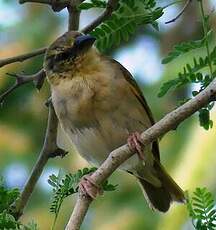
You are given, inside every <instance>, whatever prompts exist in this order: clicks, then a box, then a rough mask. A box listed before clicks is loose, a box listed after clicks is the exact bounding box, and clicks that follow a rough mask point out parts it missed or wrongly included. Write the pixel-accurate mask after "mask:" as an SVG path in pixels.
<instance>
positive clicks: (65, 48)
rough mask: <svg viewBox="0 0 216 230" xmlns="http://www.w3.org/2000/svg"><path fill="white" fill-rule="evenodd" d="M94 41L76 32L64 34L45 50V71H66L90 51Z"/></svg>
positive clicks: (90, 37)
mask: <svg viewBox="0 0 216 230" xmlns="http://www.w3.org/2000/svg"><path fill="white" fill-rule="evenodd" d="M95 40H96V39H95V38H94V37H93V36H91V35H83V34H81V33H79V32H76V31H70V32H66V33H65V34H63V35H62V36H61V37H59V38H57V39H56V41H54V42H53V43H52V44H51V45H50V47H49V48H48V49H47V52H46V55H45V60H44V68H45V71H52V72H64V71H67V70H68V69H69V68H71V66H72V65H73V64H74V63H76V60H78V59H80V57H82V56H83V55H85V53H87V52H88V51H89V50H90V49H91V47H92V45H93V43H94V42H95Z"/></svg>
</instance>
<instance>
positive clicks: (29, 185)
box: [14, 103, 67, 218]
mask: <svg viewBox="0 0 216 230" xmlns="http://www.w3.org/2000/svg"><path fill="white" fill-rule="evenodd" d="M57 127H58V119H57V117H56V114H55V111H54V109H53V106H52V103H50V105H49V115H48V123H47V130H46V135H45V139H44V145H43V148H42V149H41V152H40V155H39V158H38V160H37V162H36V164H35V165H34V168H33V169H32V172H31V174H30V176H29V179H28V180H27V182H26V184H25V186H24V189H23V191H22V193H21V196H20V198H19V199H18V200H17V202H16V204H15V210H14V214H15V216H16V217H17V218H19V217H20V216H21V215H22V214H23V210H24V208H25V206H26V205H27V203H28V200H29V198H30V196H31V194H32V192H33V190H34V188H35V185H36V183H37V181H38V179H39V178H40V176H41V173H42V171H43V168H44V166H45V165H46V163H47V161H48V159H49V158H50V157H53V156H57V155H58V156H62V157H63V156H65V155H66V154H67V152H65V151H64V150H63V149H60V148H59V147H58V146H57V144H56V136H57Z"/></svg>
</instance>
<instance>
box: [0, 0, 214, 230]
mask: <svg viewBox="0 0 216 230" xmlns="http://www.w3.org/2000/svg"><path fill="white" fill-rule="evenodd" d="M158 2H159V4H160V5H162V6H164V5H166V4H167V3H169V2H168V1H161V0H160V1H158ZM196 5H197V4H196V1H194V2H193V3H192V4H191V6H190V7H189V8H188V9H187V11H186V12H185V14H184V15H183V16H182V17H181V18H180V19H179V20H178V21H176V22H175V23H172V24H170V25H165V24H164V22H165V21H167V20H169V19H172V18H173V17H175V16H176V14H177V13H178V12H179V11H180V9H181V7H182V5H181V4H179V5H175V6H172V7H169V8H167V9H166V10H165V14H164V16H163V17H162V18H161V19H160V20H159V23H160V32H155V31H154V30H153V29H152V28H151V27H145V28H144V29H143V28H142V29H140V30H138V31H137V34H136V35H135V36H134V37H133V38H132V39H131V40H130V41H129V42H127V43H123V44H122V45H121V47H117V48H114V49H113V50H109V52H108V53H107V54H108V55H111V56H113V57H114V58H115V59H117V60H118V61H120V62H121V63H122V64H123V65H124V66H125V67H126V68H128V69H129V70H130V71H131V73H132V74H133V75H134V77H135V79H136V80H137V81H138V83H139V84H140V87H141V88H142V90H143V92H144V94H145V97H146V99H147V101H148V102H149V105H150V107H151V108H152V110H153V114H154V115H155V118H156V120H158V119H160V118H162V117H163V116H164V114H166V113H167V112H169V111H171V110H172V109H174V108H175V107H176V106H177V104H178V101H179V100H180V99H182V98H184V97H187V96H190V93H191V88H184V89H179V90H177V91H174V92H172V93H169V94H168V95H167V96H165V97H163V98H158V97H157V94H158V92H159V88H160V86H161V85H162V82H164V81H166V80H168V79H172V78H174V77H176V75H177V73H178V71H180V70H181V66H182V64H184V63H186V62H187V61H189V60H190V59H191V57H192V55H194V54H195V55H202V54H204V52H205V50H203V49H200V50H198V51H197V50H196V51H195V53H193V52H190V53H189V54H188V55H186V56H184V58H179V59H177V61H175V62H173V63H172V64H169V65H167V66H163V65H162V64H160V63H161V58H162V57H164V56H165V55H166V54H167V53H168V52H169V51H170V49H171V47H172V46H173V45H174V44H176V43H178V42H181V41H186V40H192V39H199V38H201V37H202V26H201V22H200V17H199V11H198V8H197V6H196ZM205 7H206V10H207V11H211V10H212V8H213V7H216V2H215V0H212V1H210V0H209V1H207V0H206V1H205ZM98 13H100V10H98V11H94V10H93V11H87V12H84V13H82V15H81V23H80V27H82V26H84V25H85V24H86V23H88V22H89V21H90V20H92V19H93V18H94V17H95V16H96V15H98ZM211 23H212V27H213V29H214V30H216V15H215V14H213V15H212V19H211ZM66 30H67V12H66V11H65V10H63V11H62V12H60V13H54V12H53V11H52V10H51V8H50V7H48V6H46V5H40V4H24V5H19V4H18V2H17V1H13V0H11V1H9V0H8V1H6V0H0V58H6V57H11V56H14V55H18V54H22V53H25V52H28V51H31V50H33V49H36V48H40V47H43V46H46V45H48V44H50V42H52V41H53V40H55V38H56V37H57V36H59V35H61V34H62V33H63V32H65V31H66ZM42 62H43V57H42V56H40V57H37V58H34V59H30V60H28V61H25V62H23V63H18V64H11V65H8V66H5V67H3V68H1V69H0V76H1V78H0V91H1V92H3V91H4V90H5V89H7V88H8V86H9V85H11V84H12V83H13V80H12V79H11V78H9V77H7V76H6V73H7V72H9V73H13V72H16V73H20V72H22V71H24V72H25V73H28V74H31V73H35V72H36V71H38V70H39V69H40V68H41V66H42ZM191 87H192V88H195V87H196V86H191ZM49 94H50V92H49V86H48V84H47V83H46V84H45V85H44V87H43V88H42V90H41V91H40V92H38V91H37V90H36V89H35V88H34V86H33V85H32V84H28V85H24V86H22V87H20V88H19V89H17V90H16V91H15V92H13V93H12V94H11V95H10V96H9V97H8V98H7V99H6V101H5V103H4V104H3V106H2V107H1V108H0V175H2V176H3V177H4V178H5V181H6V184H7V186H8V187H19V188H22V187H23V185H24V183H25V181H26V179H27V177H28V175H29V173H30V171H31V169H32V167H33V165H34V163H35V161H36V159H37V156H38V153H39V151H40V149H41V146H42V143H43V138H44V134H45V128H46V119H47V108H46V107H45V105H44V102H45V101H46V99H47V98H48V97H49ZM211 116H212V120H213V121H216V111H215V109H213V110H212V113H211ZM215 131H216V125H215V124H214V127H213V128H212V129H211V130H209V131H205V130H204V129H202V128H201V127H199V124H198V119H197V115H194V116H193V117H191V118H189V119H187V120H186V121H185V122H184V123H182V124H181V125H180V126H179V127H178V129H177V131H172V132H169V133H168V134H167V135H166V136H164V137H163V138H162V139H161V141H160V148H161V158H162V162H163V164H164V166H165V167H166V168H167V170H168V171H169V173H170V174H171V175H172V176H173V177H174V178H175V180H176V181H177V182H178V184H179V185H180V186H181V187H182V188H183V189H184V190H189V191H191V192H192V191H193V190H194V188H195V187H197V186H200V187H202V186H206V187H208V188H209V190H210V191H211V192H213V194H216V152H215V151H216V150H215V145H214V144H215V138H216V133H215ZM60 136H62V134H61V132H60ZM61 139H62V138H61ZM59 144H60V145H61V146H62V147H64V148H66V149H69V150H70V154H68V155H67V156H66V157H65V158H63V159H59V158H56V159H51V160H50V161H49V163H48V165H47V166H46V168H45V169H44V172H43V175H42V176H41V178H40V181H39V183H38V184H37V187H36V189H35V191H34V193H33V195H32V197H31V199H30V202H29V204H28V206H27V207H26V209H25V214H24V215H23V217H22V221H23V222H24V223H27V222H29V221H31V220H32V219H33V220H35V221H36V222H37V223H38V225H39V228H40V229H41V230H46V229H50V226H51V223H52V221H53V218H54V216H53V215H52V214H51V213H50V212H49V205H50V197H51V192H52V191H51V188H50V186H49V185H48V183H47V179H48V176H49V175H50V174H52V173H55V174H58V172H59V169H61V170H62V171H64V172H73V171H75V170H77V169H78V168H82V167H84V166H88V164H87V163H86V162H85V161H84V160H83V159H82V158H81V157H80V156H79V155H78V154H77V153H76V152H75V151H74V150H73V149H72V148H71V147H70V145H69V144H68V141H67V140H66V138H63V140H59ZM111 182H112V183H114V184H115V183H116V184H119V186H118V189H117V191H115V192H112V193H106V194H105V195H104V196H102V197H99V198H98V199H97V200H96V201H95V202H94V203H93V205H92V206H91V208H90V209H89V212H88V215H87V217H86V219H85V222H84V224H83V226H82V230H110V229H112V230H132V229H135V230H144V229H145V230H151V229H153V230H180V229H182V230H183V229H184V230H190V229H193V227H192V225H191V223H190V220H189V219H188V216H187V212H186V208H185V206H183V205H178V204H174V205H172V207H171V209H170V210H169V212H168V213H166V214H160V213H157V212H153V211H151V210H150V209H149V208H148V206H147V204H146V202H145V200H144V197H143V195H142V192H141V190H140V188H139V186H138V184H137V183H136V181H135V180H134V178H132V177H131V176H130V175H127V174H126V173H124V172H116V173H115V174H114V175H113V176H112V177H111ZM75 200H76V197H72V198H68V199H67V201H66V202H64V205H63V208H62V210H61V212H60V216H59V218H58V223H57V226H56V229H64V226H65V225H66V223H67V220H68V219H69V216H70V214H71V211H72V208H73V205H74V202H75Z"/></svg>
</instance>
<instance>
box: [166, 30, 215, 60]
mask: <svg viewBox="0 0 216 230" xmlns="http://www.w3.org/2000/svg"><path fill="white" fill-rule="evenodd" d="M212 33H213V31H212V30H210V31H209V32H208V36H207V37H206V38H205V37H204V38H203V39H201V40H197V41H189V42H182V43H180V44H178V45H175V46H174V49H173V50H172V51H171V52H170V53H169V54H168V56H167V57H166V58H164V59H163V60H162V64H167V63H169V62H171V61H173V60H174V59H176V58H177V57H179V56H180V55H182V54H185V53H187V52H189V51H191V50H194V49H198V48H201V47H203V46H204V45H205V41H206V39H209V37H210V36H211V35H212Z"/></svg>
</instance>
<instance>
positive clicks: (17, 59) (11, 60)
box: [0, 47, 47, 68]
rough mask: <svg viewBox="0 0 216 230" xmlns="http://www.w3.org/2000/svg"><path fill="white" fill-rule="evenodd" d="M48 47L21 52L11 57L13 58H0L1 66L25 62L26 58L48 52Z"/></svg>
mask: <svg viewBox="0 0 216 230" xmlns="http://www.w3.org/2000/svg"><path fill="white" fill-rule="evenodd" d="M46 49H47V48H46V47H44V48H40V49H38V50H35V51H32V52H30V53H25V54H21V55H18V56H15V57H11V58H6V59H0V68H1V67H3V66H5V65H8V64H11V63H14V62H23V61H25V60H26V59H29V58H32V57H35V56H38V55H41V54H44V53H45V52H46Z"/></svg>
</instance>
